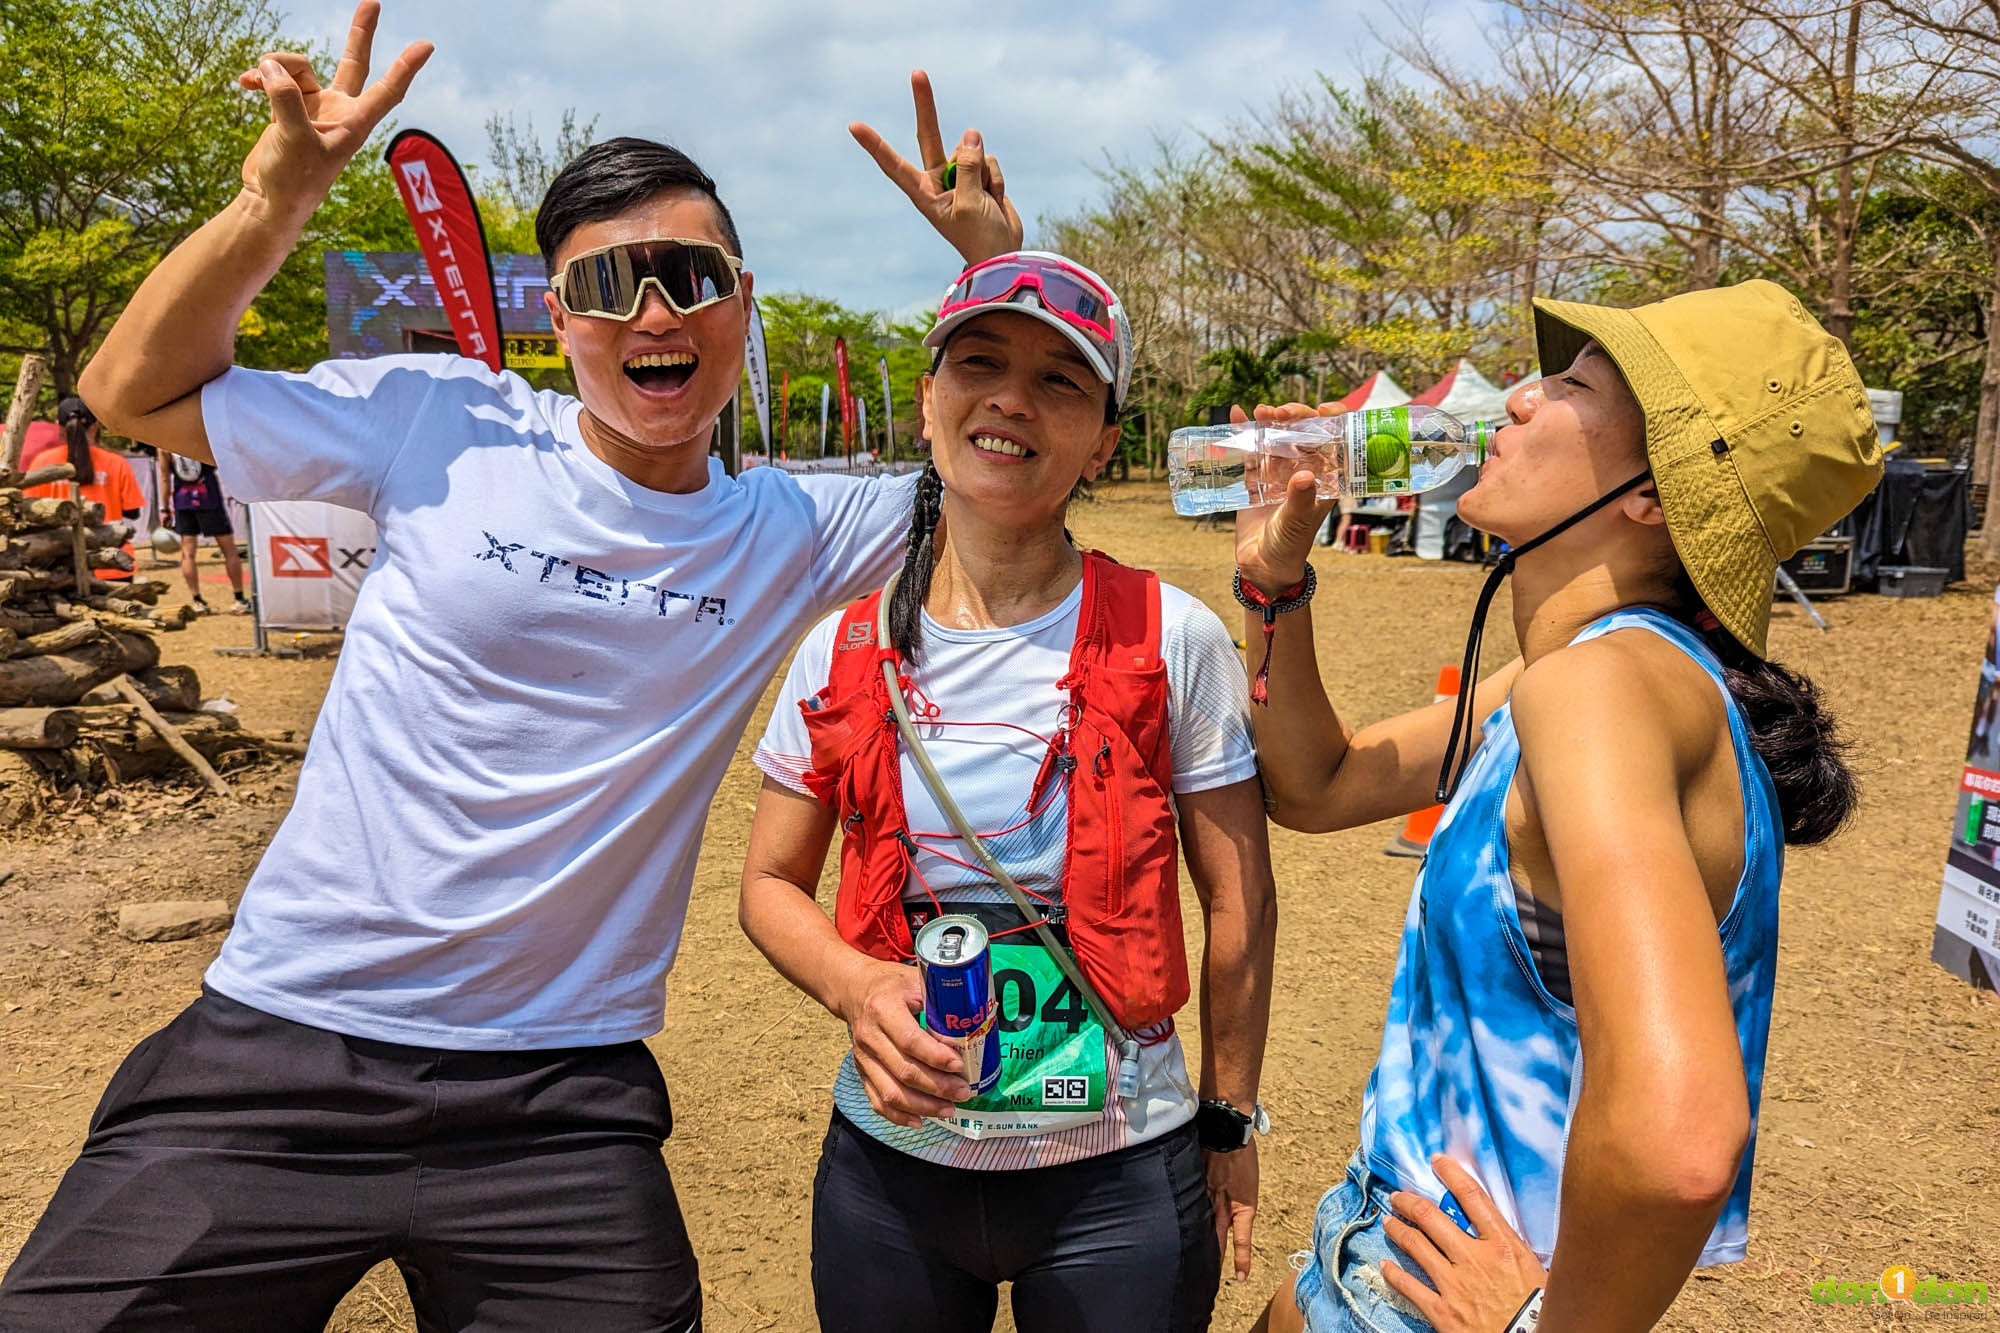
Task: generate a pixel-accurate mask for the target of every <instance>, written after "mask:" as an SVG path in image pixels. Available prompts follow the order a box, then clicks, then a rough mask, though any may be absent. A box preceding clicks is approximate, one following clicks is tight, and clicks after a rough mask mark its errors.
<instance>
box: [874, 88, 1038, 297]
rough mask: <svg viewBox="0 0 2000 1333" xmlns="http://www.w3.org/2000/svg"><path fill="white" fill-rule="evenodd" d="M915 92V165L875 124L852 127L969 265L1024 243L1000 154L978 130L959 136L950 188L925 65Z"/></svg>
mask: <svg viewBox="0 0 2000 1333" xmlns="http://www.w3.org/2000/svg"><path fill="white" fill-rule="evenodd" d="M910 96H911V98H912V100H913V101H915V103H916V107H917V156H919V157H920V158H922V159H923V165H922V166H921V167H919V166H916V165H914V164H913V163H911V162H910V160H909V159H908V158H906V157H904V156H903V155H902V154H901V153H899V152H897V151H896V150H895V149H893V148H891V147H890V146H889V143H888V141H887V140H886V139H884V138H883V137H882V136H881V135H880V134H877V133H876V132H875V130H874V129H873V128H871V127H870V126H867V125H864V124H862V123H861V122H860V121H858V120H857V121H855V122H854V123H853V124H852V125H849V126H848V127H847V132H848V133H849V134H852V135H853V136H854V141H855V142H856V143H858V144H860V145H861V146H862V147H863V148H865V149H867V150H868V155H869V156H870V157H872V158H874V159H875V165H876V166H878V167H880V168H882V174H883V175H884V176H887V177H888V178H889V179H890V180H891V181H893V182H894V183H895V185H896V188H897V189H899V190H901V191H902V192H903V193H904V194H906V195H908V196H909V198H910V202H911V203H913V204H915V205H916V206H917V211H918V212H919V213H922V214H923V215H924V217H925V218H926V219H927V220H928V221H929V222H930V224H931V226H933V227H935V228H937V231H938V234H939V235H940V236H942V237H944V238H945V239H946V240H947V241H950V242H951V244H952V248H953V249H955V250H957V251H958V253H959V254H960V255H961V256H962V257H963V258H964V259H965V262H966V263H968V264H976V263H978V262H979V261H980V260H982V259H991V258H993V256H995V255H1004V254H1006V253H1007V252H1008V251H1010V250H1018V249H1020V248H1021V236H1022V227H1021V215H1020V214H1019V213H1018V212H1016V211H1015V209H1014V205H1013V203H1012V202H1011V201H1010V200H1009V199H1008V198H1007V182H1006V178H1005V177H1003V176H1002V175H1001V174H1000V159H999V158H996V157H989V156H987V153H986V144H985V140H983V139H982V138H981V137H980V135H979V131H978V130H967V131H966V132H965V133H964V134H963V135H961V136H959V140H958V146H957V147H956V148H955V149H954V150H953V152H952V158H951V160H953V161H955V162H957V164H958V180H957V182H956V183H955V184H954V185H953V187H952V188H951V189H949V190H947V189H946V188H945V187H944V168H945V162H946V160H947V159H946V158H945V155H944V139H943V137H942V136H941V135H940V134H939V133H938V117H937V100H936V99H935V98H934V97H933V96H932V95H931V80H930V76H929V75H928V74H925V73H924V72H923V71H922V70H915V71H913V72H912V73H911V74H910Z"/></svg>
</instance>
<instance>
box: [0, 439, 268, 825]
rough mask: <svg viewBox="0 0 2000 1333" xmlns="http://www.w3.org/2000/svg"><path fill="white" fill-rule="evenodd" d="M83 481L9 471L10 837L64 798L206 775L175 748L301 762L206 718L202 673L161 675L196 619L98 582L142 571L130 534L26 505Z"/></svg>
mask: <svg viewBox="0 0 2000 1333" xmlns="http://www.w3.org/2000/svg"><path fill="white" fill-rule="evenodd" d="M72 476H73V474H72V472H71V469H70V466H69V464H67V463H60V464H57V465H55V466H52V467H43V468H38V469H36V470H35V471H33V472H29V473H26V474H23V473H20V472H16V471H11V470H0V825H4V824H7V823H12V822H14V821H16V820H18V819H19V818H21V817H22V815H23V814H25V813H27V812H28V811H30V810H32V809H34V808H35V807H36V806H37V805H38V804H40V803H41V801H42V800H43V799H45V798H46V797H48V796H49V795H50V794H51V793H54V792H60V791H66V790H72V789H74V788H77V787H79V786H81V787H84V788H98V787H103V786H107V785H109V786H115V785H117V784H119V783H122V782H126V781H129V780H131V779H133V778H142V777H150V776H154V775H157V774H162V773H167V772H172V771H175V770H179V769H182V768H183V767H184V766H185V765H193V764H194V763H195V761H194V760H193V759H192V758H190V757H189V750H188V749H184V748H182V747H180V746H176V745H175V744H174V740H175V739H176V738H178V739H179V740H181V741H183V742H184V743H185V745H186V746H187V747H191V749H192V751H193V752H195V753H198V754H199V755H200V756H201V758H202V759H203V760H204V761H205V762H207V763H210V764H213V763H216V762H217V761H220V760H223V759H224V758H225V757H228V758H231V759H234V758H237V757H254V756H256V755H259V754H261V753H263V752H265V751H269V750H277V751H282V752H286V753H295V752H296V750H297V747H296V745H295V744H293V743H291V742H289V741H284V740H277V739H275V738H271V737H264V736H258V735H256V734H255V733H253V732H250V731H246V730H245V729H244V728H243V727H242V726H241V725H240V724H239V723H238V722H237V720H236V719H235V718H234V717H232V716H229V715H228V714H226V713H217V712H204V711H202V708H201V682H200V680H199V679H198V678H197V677H196V675H195V672H194V669H193V668H192V667H185V666H161V665H160V649H159V644H158V643H157V642H156V640H155V636H156V635H158V634H161V633H163V632H167V631H173V630H178V629H181V628H182V627H184V626H185V625H186V624H187V622H188V621H189V620H191V619H193V618H194V608H192V607H189V606H182V607H179V608H177V609H176V610H175V611H173V612H163V611H161V610H160V609H159V605H158V604H159V600H160V595H161V594H162V593H164V592H165V591H166V589H167V585H166V584H165V583H161V582H159V581H157V580H152V579H145V578H139V577H134V578H132V579H129V580H125V579H118V580H105V579H100V578H97V577H95V576H94V574H93V573H92V570H93V569H113V568H115V569H123V570H129V569H131V567H132V557H131V556H130V555H129V554H128V553H126V552H125V551H123V550H122V549H120V548H121V547H122V546H123V545H124V543H125V541H126V540H127V538H128V531H127V525H125V524H123V523H106V522H105V516H104V513H103V510H102V508H101V506H98V505H96V504H86V503H82V502H80V501H78V500H76V499H73V498H72V499H31V498H29V497H28V496H26V495H24V494H23V492H24V491H25V490H27V489H28V488H30V487H34V486H40V485H44V484H46V483H49V482H68V481H70V480H71V479H72ZM71 494H72V496H74V495H75V491H74V489H73V488H72V490H71ZM197 767H199V766H197ZM210 776H212V775H210ZM211 785H212V786H214V785H217V784H215V783H213V782H212V783H211Z"/></svg>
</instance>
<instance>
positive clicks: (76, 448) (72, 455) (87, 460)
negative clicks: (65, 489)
mask: <svg viewBox="0 0 2000 1333" xmlns="http://www.w3.org/2000/svg"><path fill="white" fill-rule="evenodd" d="M90 426H91V422H90V418H88V417H71V418H69V419H68V420H67V421H64V422H63V423H62V433H63V443H65V444H67V445H68V446H69V465H70V466H71V467H72V468H74V469H76V484H77V485H79V486H88V485H90V484H91V483H92V482H94V481H96V480H97V464H96V463H95V462H94V461H93V460H92V459H91V457H90Z"/></svg>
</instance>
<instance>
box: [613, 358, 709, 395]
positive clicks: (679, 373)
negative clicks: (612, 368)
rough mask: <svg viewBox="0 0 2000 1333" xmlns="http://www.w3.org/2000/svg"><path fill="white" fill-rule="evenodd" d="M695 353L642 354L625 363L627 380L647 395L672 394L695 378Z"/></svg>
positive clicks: (698, 360)
mask: <svg viewBox="0 0 2000 1333" xmlns="http://www.w3.org/2000/svg"><path fill="white" fill-rule="evenodd" d="M700 364H701V363H700V359H699V358H698V357H696V356H695V354H694V353H693V352H642V353H640V354H639V355H638V356H634V357H630V358H628V359H627V360H626V362H625V378H627V379H629V380H631V381H632V382H633V383H634V384H636V385H638V386H639V387H640V388H641V389H644V390H645V391H646V392H647V393H672V392H674V391H675V390H676V389H679V388H681V387H682V386H683V385H685V384H686V383H687V382H688V381H689V380H690V379H692V378H694V372H695V367H696V366H698V365H700Z"/></svg>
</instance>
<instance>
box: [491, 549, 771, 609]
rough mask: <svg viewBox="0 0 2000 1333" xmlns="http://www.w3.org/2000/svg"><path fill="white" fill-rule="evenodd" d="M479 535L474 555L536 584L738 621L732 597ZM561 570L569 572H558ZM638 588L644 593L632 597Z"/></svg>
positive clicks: (620, 603) (616, 602) (605, 599)
mask: <svg viewBox="0 0 2000 1333" xmlns="http://www.w3.org/2000/svg"><path fill="white" fill-rule="evenodd" d="M480 535H481V536H482V537H484V538H486V549H485V550H483V551H477V552H474V553H473V557H472V558H473V559H474V560H492V561H497V562H499V565H500V567H501V568H502V569H504V570H506V571H507V572H508V573H509V574H526V575H530V576H533V577H534V579H535V581H536V582H537V583H546V584H548V585H550V586H551V587H559V588H565V589H567V590H568V591H570V592H573V593H576V594H577V595H579V596H582V597H588V598H590V599H591V600H592V601H598V602H608V603H611V604H614V605H618V606H625V605H635V606H651V607H653V608H654V609H655V611H657V613H658V614H660V615H663V616H668V615H675V614H678V613H680V612H684V611H685V612H691V613H692V614H693V616H694V623H695V624H697V625H699V624H701V623H703V622H704V621H706V622H708V623H710V624H713V625H716V626H718V627H719V626H725V625H734V624H735V623H736V622H735V621H734V620H732V619H730V618H729V616H728V610H729V600H728V599H727V598H725V597H708V596H699V595H697V594H695V593H691V592H676V591H674V590H673V589H672V588H662V587H659V586H658V585H656V584H652V583H642V582H640V581H639V580H637V579H622V578H619V577H618V576H617V575H616V574H607V573H605V572H604V571H603V570H601V569H592V568H591V567H590V566H589V565H584V564H578V563H576V562H574V561H570V560H565V559H564V558H563V557H561V556H559V555H550V554H548V553H547V552H545V551H534V550H530V549H529V548H528V546H527V544H526V543H525V542H503V541H501V540H500V539H499V538H498V537H495V536H494V535H493V534H492V533H490V532H486V531H484V530H482V531H481V532H480ZM516 559H518V560H519V561H520V563H519V564H516V563H515V561H516ZM559 570H567V571H569V572H568V573H566V574H565V573H558V572H557V571H559ZM635 590H637V591H639V592H640V593H641V594H642V595H641V596H639V597H636V598H635V597H633V596H632V594H633V592H634V591H635Z"/></svg>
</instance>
